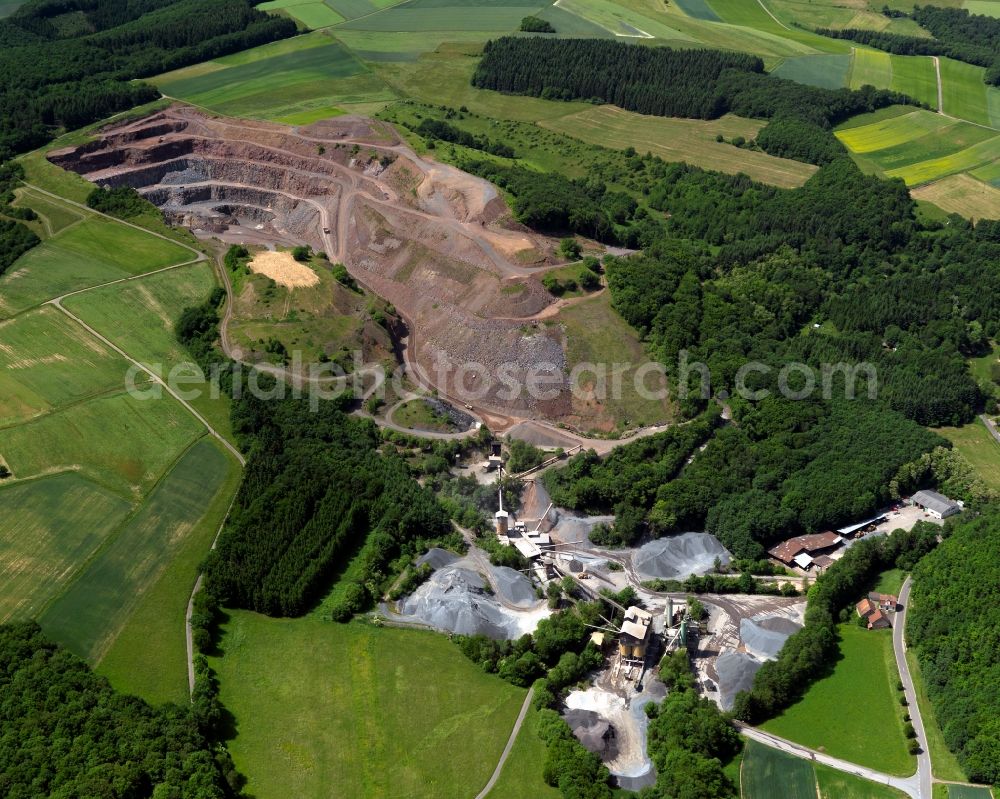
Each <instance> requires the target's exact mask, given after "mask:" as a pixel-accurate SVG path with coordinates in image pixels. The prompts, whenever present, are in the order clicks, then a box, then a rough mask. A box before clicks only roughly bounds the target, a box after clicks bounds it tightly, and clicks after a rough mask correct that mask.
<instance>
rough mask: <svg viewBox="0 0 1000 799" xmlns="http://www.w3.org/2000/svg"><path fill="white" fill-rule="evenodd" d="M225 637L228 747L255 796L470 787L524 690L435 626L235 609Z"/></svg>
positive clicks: (490, 761) (469, 792)
mask: <svg viewBox="0 0 1000 799" xmlns="http://www.w3.org/2000/svg"><path fill="white" fill-rule="evenodd" d="M221 646H222V649H223V651H224V652H225V655H224V656H223V657H221V658H212V659H211V663H212V666H213V668H214V669H215V670H216V671H217V672H218V675H219V679H220V684H221V700H222V702H223V703H224V704H225V706H226V707H227V708H228V709H229V710H230V711H231V712H232V713H233V714H234V716H235V723H236V729H237V734H236V737H235V738H234V739H233V740H232V741H230V743H229V749H230V751H231V752H232V754H233V759H234V760H235V761H236V766H237V767H238V768H239V770H240V771H241V772H242V773H244V774H246V775H247V777H248V779H249V784H248V785H247V791H248V793H250V794H252V795H253V796H255V797H257V799H285V798H286V797H290V796H364V797H367V798H368V799H379V798H380V797H397V796H406V797H412V798H413V799H417V798H418V797H427V799H452V798H454V799H468V797H470V796H474V795H475V794H476V793H477V792H478V791H479V790H480V789H481V788H482V787H483V786H484V785H485V784H486V781H487V779H489V776H490V774H491V773H492V772H493V769H494V767H495V766H496V763H497V760H498V759H499V756H500V752H501V751H502V749H503V747H504V745H505V743H506V741H507V737H508V734H509V732H510V730H511V728H512V727H513V724H514V719H515V718H516V716H517V713H518V711H519V709H520V706H521V702H522V699H523V698H524V691H523V690H521V689H518V688H514V687H513V686H511V685H509V684H508V683H505V682H503V681H502V680H500V679H499V678H497V677H495V676H491V675H488V674H486V673H484V672H483V671H482V669H480V668H479V667H478V666H477V665H476V664H474V663H471V662H470V661H468V660H467V659H466V658H465V657H463V656H462V654H461V653H460V652H459V651H458V650H457V649H456V647H455V645H454V644H452V643H451V642H450V641H448V640H447V638H445V637H444V636H440V635H437V634H435V633H429V632H422V631H415V630H397V629H391V628H376V627H372V626H368V625H365V624H362V623H359V622H355V623H352V624H348V625H337V624H334V623H332V622H329V621H324V620H322V619H321V618H319V616H318V614H314V615H311V616H307V617H305V618H300V619H269V618H266V617H263V616H259V615H257V614H253V613H248V612H245V611H234V612H232V614H231V618H230V621H229V622H228V623H227V624H226V625H225V626H224V635H223V638H222V642H221ZM532 767H534V766H532Z"/></svg>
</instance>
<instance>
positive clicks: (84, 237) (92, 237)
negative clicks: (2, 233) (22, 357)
mask: <svg viewBox="0 0 1000 799" xmlns="http://www.w3.org/2000/svg"><path fill="white" fill-rule="evenodd" d="M191 257H192V256H191V253H190V252H188V251H187V250H184V249H182V248H181V247H178V246H177V245H176V244H174V243H172V242H169V241H164V240H163V239H160V238H157V237H156V236H150V235H149V234H148V233H145V232H144V231H141V230H136V229H135V228H131V227H128V226H127V225H122V224H119V223H117V222H113V221H111V220H109V219H104V218H101V217H98V216H96V215H90V216H89V218H87V219H85V220H84V221H82V222H80V223H79V224H75V225H73V226H71V227H68V228H65V229H63V230H62V231H61V232H60V233H57V234H56V235H54V236H52V237H51V238H50V239H48V240H47V241H44V242H42V244H40V245H39V246H37V247H35V248H34V249H32V250H29V251H28V252H27V253H25V254H24V255H23V256H22V257H21V258H19V259H18V260H17V261H16V262H15V263H14V265H13V266H12V267H11V268H10V269H8V270H7V272H6V273H4V275H3V276H2V277H0V316H3V315H7V316H10V315H12V314H14V313H16V312H18V311H22V310H24V309H26V308H31V307H33V306H35V305H38V304H40V303H42V302H45V301H47V300H50V299H52V298H53V297H58V296H60V295H62V294H66V293H67V292H71V291H77V290H79V289H84V288H88V287H90V286H97V285H100V284H102V283H108V282H110V281H112V280H120V279H121V278H125V277H130V276H133V275H139V274H143V273H145V272H151V271H153V270H155V269H162V268H163V267H165V266H170V265H171V264H177V263H182V262H184V261H189V260H191Z"/></svg>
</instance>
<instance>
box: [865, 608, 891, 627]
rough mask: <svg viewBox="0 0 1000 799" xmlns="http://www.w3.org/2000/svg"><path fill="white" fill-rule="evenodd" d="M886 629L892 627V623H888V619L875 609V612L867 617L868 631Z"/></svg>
mask: <svg viewBox="0 0 1000 799" xmlns="http://www.w3.org/2000/svg"><path fill="white" fill-rule="evenodd" d="M886 627H892V622H891V621H889V617H888V616H886V615H885V614H884V613H883V612H882V611H881V610H878V609H876V610H875V612H874V613H872V615H871V616H869V617H868V629H869V630H884V629H885V628H886Z"/></svg>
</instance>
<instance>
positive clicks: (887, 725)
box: [763, 621, 915, 776]
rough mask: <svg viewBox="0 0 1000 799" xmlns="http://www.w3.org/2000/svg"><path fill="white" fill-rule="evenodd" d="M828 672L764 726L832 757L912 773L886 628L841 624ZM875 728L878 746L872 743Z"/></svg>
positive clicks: (887, 770)
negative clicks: (837, 650)
mask: <svg viewBox="0 0 1000 799" xmlns="http://www.w3.org/2000/svg"><path fill="white" fill-rule="evenodd" d="M839 630H840V636H841V641H840V654H841V658H840V660H838V661H837V663H836V666H835V667H834V671H833V673H832V674H831V675H830V676H828V677H824V678H823V679H821V680H819V681H817V682H815V683H813V684H812V685H811V686H810V687H809V689H808V690H807V691H806V693H805V696H803V698H802V699H801V700H800V701H799V702H797V703H796V704H794V705H792V707H790V708H788V709H787V710H786V711H785V712H784V713H782V714H781V715H780V716H778V717H777V718H775V719H772V720H771V721H768V722H767V723H766V724H764V725H763V728H764V729H765V730H767V731H768V732H771V733H774V734H775V735H778V736H780V737H782V738H787V739H789V740H791V741H796V742H797V743H800V744H804V745H805V746H808V747H810V748H812V749H817V750H822V751H825V752H826V753H827V754H830V755H832V756H834V757H839V758H842V759H844V760H849V761H850V762H852V763H858V764H859V765H862V766H868V767H870V768H874V769H878V770H879V771H883V772H887V773H889V774H897V775H899V776H907V775H909V774H912V773H913V771H914V769H915V761H914V758H913V756H912V755H910V754H908V753H907V751H906V738H905V737H904V735H903V721H902V712H901V710H900V706H899V702H898V700H897V695H896V681H897V680H898V673H897V671H896V664H895V659H894V656H893V651H892V631H891V630H865V629H862V628H860V627H858V626H857V625H856V624H854V623H853V621H852V622H848V623H846V624H842V625H841V626H840V628H839ZM872 730H878V746H873V745H872V735H871V731H872Z"/></svg>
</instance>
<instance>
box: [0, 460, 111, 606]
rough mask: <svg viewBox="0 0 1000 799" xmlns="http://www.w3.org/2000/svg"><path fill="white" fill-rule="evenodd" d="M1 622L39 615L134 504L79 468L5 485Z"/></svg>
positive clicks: (1, 494) (0, 495)
mask: <svg viewBox="0 0 1000 799" xmlns="http://www.w3.org/2000/svg"><path fill="white" fill-rule="evenodd" d="M0 506H2V507H3V514H2V515H0V585H2V586H3V588H2V590H0V623H2V622H5V621H7V620H8V619H10V618H18V619H20V618H29V617H32V616H34V615H35V614H37V613H38V612H39V611H41V610H42V608H43V607H44V606H45V604H46V603H47V602H49V601H50V600H51V599H52V598H53V597H54V596H55V595H56V594H57V593H58V592H59V591H60V590H61V589H62V588H63V587H64V586H65V584H66V582H67V581H68V580H69V579H70V578H71V577H72V576H73V574H74V572H75V571H76V569H78V568H79V567H80V566H81V565H82V564H83V563H84V562H86V560H87V559H88V558H89V557H91V555H93V553H94V552H95V551H96V550H97V548H98V547H100V545H101V544H102V542H103V541H104V540H105V539H106V538H107V536H108V535H110V533H111V531H112V530H113V529H114V528H115V527H116V526H117V525H118V523H119V522H121V520H122V519H124V518H125V515H126V514H127V513H128V511H129V504H128V502H126V501H125V500H124V499H122V498H121V497H119V496H117V495H115V494H113V493H112V492H110V491H108V490H107V489H105V488H102V487H101V486H98V485H95V484H94V483H92V482H90V481H89V480H86V479H84V478H83V477H81V476H80V475H78V474H75V473H73V472H68V473H63V474H57V475H52V476H51V477H45V478H42V479H40V480H30V481H27V482H19V483H12V484H9V485H3V486H2V487H0Z"/></svg>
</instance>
